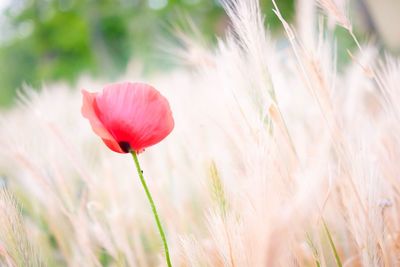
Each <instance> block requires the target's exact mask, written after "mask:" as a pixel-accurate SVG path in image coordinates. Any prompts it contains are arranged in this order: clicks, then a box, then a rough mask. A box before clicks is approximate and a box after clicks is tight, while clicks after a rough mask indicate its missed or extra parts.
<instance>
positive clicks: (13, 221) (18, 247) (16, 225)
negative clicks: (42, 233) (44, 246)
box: [0, 187, 43, 267]
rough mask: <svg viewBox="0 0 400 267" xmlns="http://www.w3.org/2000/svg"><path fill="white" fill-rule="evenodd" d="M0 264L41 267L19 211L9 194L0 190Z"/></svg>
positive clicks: (4, 190)
mask: <svg viewBox="0 0 400 267" xmlns="http://www.w3.org/2000/svg"><path fill="white" fill-rule="evenodd" d="M0 225H1V227H0V251H1V253H0V262H1V260H4V261H3V264H5V265H7V266H16V267H22V266H27V267H38V266H43V264H42V262H41V260H40V257H39V255H38V253H37V252H36V248H34V247H33V246H32V244H31V243H30V241H29V237H30V235H29V234H28V233H29V232H28V231H27V229H26V227H25V225H24V222H23V219H22V216H21V211H20V210H19V208H18V207H17V203H16V202H15V200H14V198H13V197H12V196H11V194H10V192H8V190H7V189H5V188H4V187H1V188H0Z"/></svg>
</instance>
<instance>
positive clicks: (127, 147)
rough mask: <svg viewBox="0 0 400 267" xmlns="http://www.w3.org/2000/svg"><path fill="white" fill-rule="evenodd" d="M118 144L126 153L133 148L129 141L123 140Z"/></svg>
mask: <svg viewBox="0 0 400 267" xmlns="http://www.w3.org/2000/svg"><path fill="white" fill-rule="evenodd" d="M118 145H119V147H120V148H121V149H122V151H124V152H125V153H128V152H129V151H130V150H131V145H130V144H129V142H125V141H121V142H118Z"/></svg>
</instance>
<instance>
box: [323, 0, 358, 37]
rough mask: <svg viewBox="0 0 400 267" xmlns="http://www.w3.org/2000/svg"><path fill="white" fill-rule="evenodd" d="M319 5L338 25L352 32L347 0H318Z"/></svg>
mask: <svg viewBox="0 0 400 267" xmlns="http://www.w3.org/2000/svg"><path fill="white" fill-rule="evenodd" d="M317 4H318V5H319V7H320V8H321V9H322V10H323V11H325V12H326V14H327V15H328V16H329V17H330V18H331V19H332V20H333V21H334V22H335V23H337V24H338V25H340V26H341V27H343V28H345V29H347V30H348V31H349V32H352V31H353V30H352V25H351V22H350V20H349V18H348V12H347V0H318V1H317Z"/></svg>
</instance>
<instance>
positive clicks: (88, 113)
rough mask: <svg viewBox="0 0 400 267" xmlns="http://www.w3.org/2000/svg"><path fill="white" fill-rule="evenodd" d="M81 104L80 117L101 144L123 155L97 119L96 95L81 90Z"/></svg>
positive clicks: (116, 143)
mask: <svg viewBox="0 0 400 267" xmlns="http://www.w3.org/2000/svg"><path fill="white" fill-rule="evenodd" d="M82 95H83V104H82V109H81V112H82V115H83V117H85V118H87V119H88V120H89V122H90V125H91V126H92V129H93V131H94V132H95V133H96V134H97V135H98V136H99V137H101V139H102V140H103V142H104V143H105V144H106V145H107V146H108V147H109V148H110V149H111V150H113V151H115V152H118V153H124V151H122V149H121V147H120V146H119V145H118V142H117V141H116V140H115V138H114V137H113V136H112V135H111V134H110V133H109V131H108V130H107V129H106V128H105V127H104V125H103V123H102V122H101V121H100V119H99V117H98V108H97V103H96V95H97V93H89V92H87V91H86V90H82Z"/></svg>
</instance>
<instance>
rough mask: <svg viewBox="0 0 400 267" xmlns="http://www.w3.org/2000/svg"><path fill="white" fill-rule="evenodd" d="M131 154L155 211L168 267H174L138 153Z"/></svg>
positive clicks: (132, 152) (152, 208)
mask: <svg viewBox="0 0 400 267" xmlns="http://www.w3.org/2000/svg"><path fill="white" fill-rule="evenodd" d="M131 154H132V157H133V160H134V161H135V166H136V170H137V172H138V174H139V178H140V181H141V182H142V185H143V188H144V191H145V192H146V196H147V199H148V200H149V202H150V206H151V210H152V211H153V215H154V219H155V220H156V223H157V228H158V231H159V232H160V236H161V239H162V241H163V244H164V250H165V258H166V260H167V265H168V267H172V264H171V259H170V258H169V250H168V244H167V239H166V238H165V233H164V230H163V228H162V226H161V222H160V218H159V217H158V213H157V209H156V205H154V201H153V198H152V197H151V194H150V191H149V188H148V187H147V184H146V181H145V180H144V177H143V173H142V169H141V168H140V164H139V160H138V157H137V153H136V152H135V151H131Z"/></svg>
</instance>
